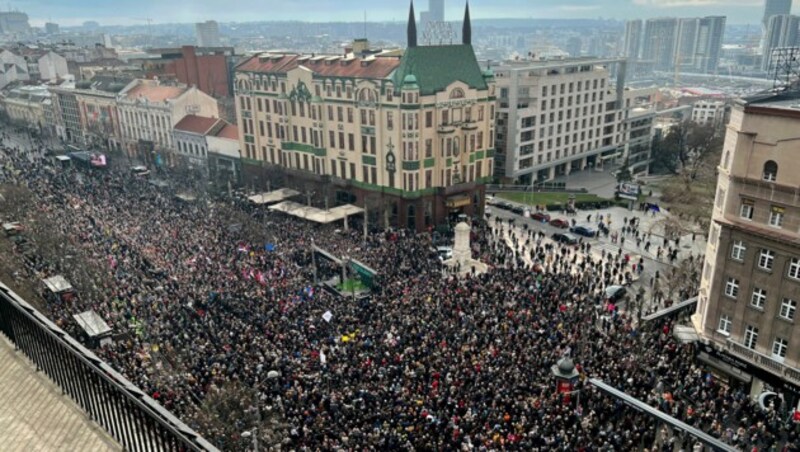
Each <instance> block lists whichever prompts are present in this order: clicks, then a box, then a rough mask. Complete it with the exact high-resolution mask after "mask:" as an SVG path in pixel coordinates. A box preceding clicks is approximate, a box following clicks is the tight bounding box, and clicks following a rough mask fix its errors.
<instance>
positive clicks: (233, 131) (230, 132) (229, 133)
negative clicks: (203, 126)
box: [216, 123, 239, 140]
mask: <svg viewBox="0 0 800 452" xmlns="http://www.w3.org/2000/svg"><path fill="white" fill-rule="evenodd" d="M216 136H217V137H218V138H227V139H229V140H238V139H239V128H238V127H236V126H235V125H233V124H228V123H225V126H224V127H223V128H221V129H220V130H219V132H217V134H216Z"/></svg>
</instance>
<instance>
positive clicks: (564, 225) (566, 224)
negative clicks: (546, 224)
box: [550, 218, 569, 229]
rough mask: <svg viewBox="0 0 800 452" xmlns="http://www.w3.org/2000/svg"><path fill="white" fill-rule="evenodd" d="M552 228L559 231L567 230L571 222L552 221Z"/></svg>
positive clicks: (557, 219)
mask: <svg viewBox="0 0 800 452" xmlns="http://www.w3.org/2000/svg"><path fill="white" fill-rule="evenodd" d="M550 226H555V227H557V228H559V229H567V228H568V227H569V220H565V219H563V218H556V219H555V220H550Z"/></svg>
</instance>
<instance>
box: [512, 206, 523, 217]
mask: <svg viewBox="0 0 800 452" xmlns="http://www.w3.org/2000/svg"><path fill="white" fill-rule="evenodd" d="M511 211H512V212H514V213H515V214H517V215H522V214H523V213H524V212H525V209H524V208H522V206H514V207H512V208H511Z"/></svg>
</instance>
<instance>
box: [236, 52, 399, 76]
mask: <svg viewBox="0 0 800 452" xmlns="http://www.w3.org/2000/svg"><path fill="white" fill-rule="evenodd" d="M320 57H321V56H313V55H300V54H279V53H266V54H263V53H262V54H259V55H254V56H252V57H250V58H247V59H246V60H244V61H243V62H241V63H239V65H238V66H236V70H237V71H243V72H258V73H277V74H285V73H287V72H289V71H291V70H292V69H295V68H297V67H299V66H303V67H305V68H307V69H309V70H311V71H312V72H314V74H317V75H321V76H323V77H347V78H372V79H383V78H387V77H388V76H389V75H390V74H391V73H392V71H394V70H395V69H396V68H397V67H398V66H399V65H400V59H399V58H396V57H382V56H378V57H375V58H372V57H367V58H360V57H353V58H349V59H345V58H344V57H342V56H341V55H324V56H322V57H323V58H320Z"/></svg>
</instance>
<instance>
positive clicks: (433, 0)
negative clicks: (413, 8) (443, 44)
mask: <svg viewBox="0 0 800 452" xmlns="http://www.w3.org/2000/svg"><path fill="white" fill-rule="evenodd" d="M419 16H420V22H421V23H422V31H423V32H424V31H425V29H426V27H427V26H428V24H429V23H430V22H444V0H428V10H427V11H422V12H420V14H419Z"/></svg>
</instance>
